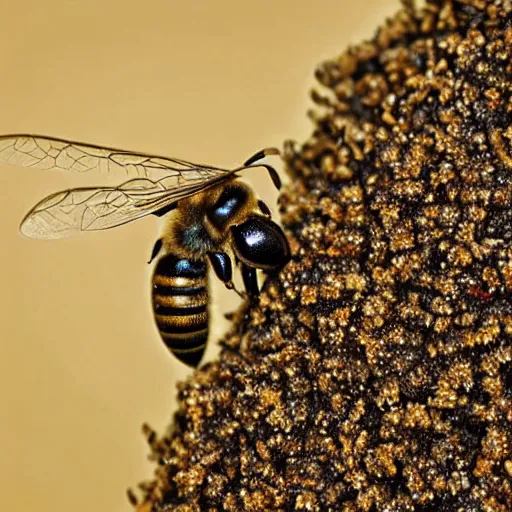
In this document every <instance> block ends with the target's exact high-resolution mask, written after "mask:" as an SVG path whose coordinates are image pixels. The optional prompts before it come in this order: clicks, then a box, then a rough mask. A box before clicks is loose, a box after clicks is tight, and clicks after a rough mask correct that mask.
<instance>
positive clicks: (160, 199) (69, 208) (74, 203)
mask: <svg viewBox="0 0 512 512" xmlns="http://www.w3.org/2000/svg"><path fill="white" fill-rule="evenodd" d="M234 172H236V171H224V173H223V174H222V175H219V176H216V177H214V178H209V179H202V180H199V179H198V180H182V182H181V183H180V184H179V185H176V184H175V183H174V180H173V179H169V178H164V179H162V180H159V181H152V180H149V179H145V178H136V179H133V180H130V181H127V182H126V183H124V184H123V185H121V186H119V187H90V188H75V189H70V190H64V191H61V192H57V193H55V194H51V195H50V196H48V197H46V198H45V199H43V200H42V201H41V202H39V203H38V204H37V205H36V206H34V208H32V209H31V210H30V211H29V212H28V214H27V215H26V217H25V218H24V219H23V221H22V223H21V226H20V231H21V232H22V233H23V234H24V235H26V236H29V237H31V238H44V239H52V238H66V237H69V236H73V235H76V234H77V233H80V232H82V231H98V230H103V229H109V228H113V227H115V226H120V225H122V224H126V223H128V222H132V221H134V220H136V219H140V218H142V217H144V216H146V215H149V214H152V213H156V212H158V211H159V210H162V209H165V208H168V207H169V206H171V205H172V204H173V203H175V202H176V201H179V200H180V199H183V198H184V197H188V196H190V195H193V194H196V193H198V192H200V191H202V190H205V189H206V188H208V187H210V186H212V185H214V184H216V183H220V182H221V181H223V180H224V179H226V177H228V176H230V175H231V174H233V173H234ZM168 181H170V183H166V182H168ZM183 181H185V183H184V182H183Z"/></svg>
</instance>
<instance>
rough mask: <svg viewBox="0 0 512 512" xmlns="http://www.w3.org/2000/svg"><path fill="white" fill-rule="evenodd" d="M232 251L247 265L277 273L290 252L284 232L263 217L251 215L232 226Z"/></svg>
mask: <svg viewBox="0 0 512 512" xmlns="http://www.w3.org/2000/svg"><path fill="white" fill-rule="evenodd" d="M231 236H232V242H233V244H232V245H233V251H234V252H235V255H236V256H237V258H238V259H239V260H240V261H241V262H242V263H245V264H246V265H248V266H250V267H254V268H260V269H262V270H266V271H272V270H274V271H275V270H280V269H281V268H282V267H284V265H286V263H288V261H290V258H291V253H290V246H289V245H288V240H287V238H286V236H285V234H284V232H283V230H282V229H281V228H280V227H279V226H278V225H277V224H276V223H275V222H273V221H272V220H271V219H270V218H269V217H267V216H264V215H257V214H253V215H251V216H250V217H249V218H248V219H247V220H246V221H245V222H243V223H241V224H238V225H237V226H232V227H231Z"/></svg>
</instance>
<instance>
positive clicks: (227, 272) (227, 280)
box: [208, 252, 235, 290]
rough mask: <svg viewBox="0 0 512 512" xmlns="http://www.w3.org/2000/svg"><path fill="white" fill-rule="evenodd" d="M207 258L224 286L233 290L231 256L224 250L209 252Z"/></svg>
mask: <svg viewBox="0 0 512 512" xmlns="http://www.w3.org/2000/svg"><path fill="white" fill-rule="evenodd" d="M208 259H209V260H210V264H211V266H212V268H213V270H214V271H215V275H216V276H217V277H218V278H219V279H220V280H221V281H222V282H223V283H224V284H225V285H226V288H228V289H229V290H233V289H234V288H235V285H234V284H233V265H232V263H231V258H230V257H229V256H228V255H227V254H226V253H225V252H209V253H208Z"/></svg>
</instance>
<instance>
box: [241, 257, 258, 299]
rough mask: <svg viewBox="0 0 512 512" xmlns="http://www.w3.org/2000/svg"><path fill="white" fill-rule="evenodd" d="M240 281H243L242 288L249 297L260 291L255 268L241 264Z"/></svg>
mask: <svg viewBox="0 0 512 512" xmlns="http://www.w3.org/2000/svg"><path fill="white" fill-rule="evenodd" d="M242 279H243V280H244V286H245V289H246V290H247V293H248V294H249V296H255V295H259V294H260V289H259V287H258V274H257V273H256V269H255V268H253V267H249V266H248V265H245V264H244V263H242Z"/></svg>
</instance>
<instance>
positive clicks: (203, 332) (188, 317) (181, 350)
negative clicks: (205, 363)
mask: <svg viewBox="0 0 512 512" xmlns="http://www.w3.org/2000/svg"><path fill="white" fill-rule="evenodd" d="M152 295H153V297H152V299H153V313H154V315H155V320H156V325H157V326H158V329H159V331H160V336H161V337H162V340H163V341H164V343H165V344H166V346H167V347H168V348H169V350H170V351H171V352H172V353H173V354H174V355H175V356H176V357H177V358H178V359H180V360H181V361H183V362H184V363H185V364H188V365H189V366H197V365H198V364H199V361H200V360H201V357H202V356H203V353H204V349H205V346H206V340H207V338H208V275H207V267H206V264H205V262H204V261H194V260H189V259H180V258H176V257H175V256H173V255H171V254H168V255H166V256H164V257H162V258H161V259H160V260H159V261H158V263H157V264H156V267H155V271H154V273H153V294H152Z"/></svg>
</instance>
